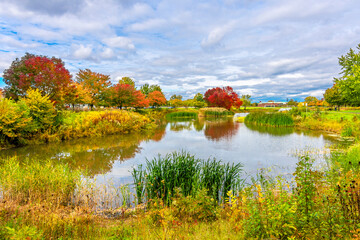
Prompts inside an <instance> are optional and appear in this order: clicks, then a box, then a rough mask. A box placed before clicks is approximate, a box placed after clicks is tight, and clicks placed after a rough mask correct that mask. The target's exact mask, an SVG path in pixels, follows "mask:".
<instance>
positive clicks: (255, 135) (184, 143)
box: [0, 118, 337, 185]
mask: <svg viewBox="0 0 360 240" xmlns="http://www.w3.org/2000/svg"><path fill="white" fill-rule="evenodd" d="M335 143H337V141H336V139H335V138H334V137H331V136H329V135H326V134H325V133H321V132H313V131H301V130H296V129H294V128H273V127H259V126H251V125H248V126H247V125H245V124H244V123H237V122H234V120H233V119H232V118H228V119H198V120H177V121H170V122H165V123H164V124H162V125H161V126H160V127H159V128H158V129H157V131H156V132H155V134H131V135H112V136H106V137H100V138H99V137H97V138H86V139H77V140H72V141H66V142H61V143H53V144H46V145H33V146H25V147H19V148H13V149H7V150H2V151H0V158H4V157H11V156H15V155H16V156H18V157H19V158H20V159H27V158H28V159H32V160H33V159H35V160H36V159H53V160H54V161H63V162H67V163H68V164H69V165H71V166H73V167H80V168H83V169H87V170H88V173H89V174H90V175H91V176H93V177H96V179H97V181H99V182H103V181H105V180H106V181H107V180H109V179H112V182H113V183H115V184H116V185H118V184H123V183H131V182H132V177H131V173H130V171H131V170H132V167H134V166H137V165H139V164H144V163H145V162H146V159H152V158H154V157H157V156H158V154H161V155H165V154H167V153H171V152H173V151H181V150H184V151H188V152H190V153H191V154H194V155H195V156H196V157H198V158H203V159H208V158H209V157H211V158H213V157H215V158H216V159H219V160H222V161H224V162H235V163H238V162H240V163H242V164H243V166H244V172H245V173H244V174H245V175H246V176H248V177H249V176H250V177H251V176H254V175H255V174H256V172H257V171H258V169H261V168H266V169H267V168H270V167H272V168H273V172H274V173H276V174H279V173H280V174H291V173H292V172H293V171H294V169H295V167H296V162H297V157H296V156H294V155H295V153H296V152H298V151H303V150H309V149H311V150H318V152H319V153H320V154H319V156H320V157H319V162H323V163H324V161H323V157H324V155H323V153H324V151H323V150H324V148H325V147H326V146H329V145H331V144H335Z"/></svg>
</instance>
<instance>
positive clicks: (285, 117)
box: [245, 112, 294, 127]
mask: <svg viewBox="0 0 360 240" xmlns="http://www.w3.org/2000/svg"><path fill="white" fill-rule="evenodd" d="M245 123H252V124H257V125H263V126H276V127H280V126H283V127H289V126H294V120H293V119H292V117H291V116H290V115H289V114H286V113H262V112H256V113H255V112H254V113H250V114H248V115H247V116H246V117H245Z"/></svg>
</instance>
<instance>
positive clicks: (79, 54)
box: [73, 44, 92, 59]
mask: <svg viewBox="0 0 360 240" xmlns="http://www.w3.org/2000/svg"><path fill="white" fill-rule="evenodd" d="M73 49H74V52H73V56H74V57H75V58H76V59H89V58H90V57H91V56H92V47H91V46H84V45H82V44H81V45H76V46H73Z"/></svg>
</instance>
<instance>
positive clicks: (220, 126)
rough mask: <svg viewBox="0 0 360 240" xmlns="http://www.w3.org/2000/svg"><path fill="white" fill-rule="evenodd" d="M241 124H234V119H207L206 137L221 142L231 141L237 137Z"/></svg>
mask: <svg viewBox="0 0 360 240" xmlns="http://www.w3.org/2000/svg"><path fill="white" fill-rule="evenodd" d="M239 126H240V124H239V123H236V122H234V120H233V119H232V118H227V119H211V120H210V119H207V120H206V122H205V130H204V134H205V137H206V138H208V139H210V140H213V141H219V140H221V139H227V140H230V139H231V138H232V137H233V136H235V135H236V133H237V131H238V129H239Z"/></svg>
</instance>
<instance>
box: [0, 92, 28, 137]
mask: <svg viewBox="0 0 360 240" xmlns="http://www.w3.org/2000/svg"><path fill="white" fill-rule="evenodd" d="M34 131H35V128H34V126H33V125H32V118H31V117H30V113H29V108H28V107H27V106H26V105H25V104H23V103H19V104H17V103H15V102H14V101H13V100H11V99H7V98H1V99H0V143H3V144H5V143H10V144H20V143H22V141H23V140H24V138H25V137H26V136H28V135H29V134H32V133H33V132H34Z"/></svg>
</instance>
